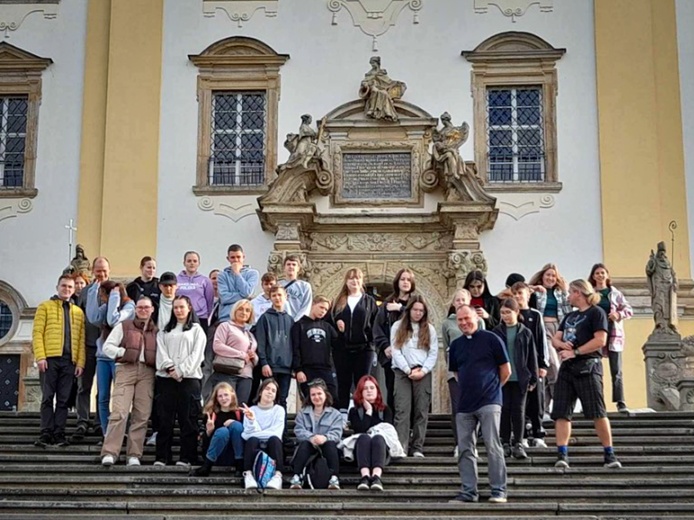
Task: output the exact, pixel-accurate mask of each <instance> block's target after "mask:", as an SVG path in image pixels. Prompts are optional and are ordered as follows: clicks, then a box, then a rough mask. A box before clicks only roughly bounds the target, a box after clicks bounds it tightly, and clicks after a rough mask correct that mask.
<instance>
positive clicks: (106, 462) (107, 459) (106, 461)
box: [101, 455, 116, 466]
mask: <svg viewBox="0 0 694 520" xmlns="http://www.w3.org/2000/svg"><path fill="white" fill-rule="evenodd" d="M115 463H116V459H115V458H114V457H113V455H104V456H103V457H102V458H101V465H102V466H113V465H114V464H115Z"/></svg>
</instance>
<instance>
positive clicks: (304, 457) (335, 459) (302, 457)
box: [292, 441, 340, 475]
mask: <svg viewBox="0 0 694 520" xmlns="http://www.w3.org/2000/svg"><path fill="white" fill-rule="evenodd" d="M319 448H320V451H321V453H322V454H323V457H325V460H326V462H327V463H328V468H330V473H331V474H332V475H338V474H339V473H340V454H339V453H338V451H337V443H336V442H335V441H326V442H325V444H322V445H321V446H319V447H316V446H314V445H313V444H311V442H310V441H301V442H300V443H299V446H298V447H297V448H296V453H295V454H294V459H293V460H292V465H293V467H294V473H295V474H296V475H299V474H301V472H302V471H303V469H304V467H306V463H307V462H308V459H309V458H311V455H313V454H314V453H315V452H316V450H317V449H319Z"/></svg>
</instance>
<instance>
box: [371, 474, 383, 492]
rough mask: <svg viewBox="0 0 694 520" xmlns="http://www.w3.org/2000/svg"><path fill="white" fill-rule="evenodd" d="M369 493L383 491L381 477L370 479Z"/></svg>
mask: <svg viewBox="0 0 694 520" xmlns="http://www.w3.org/2000/svg"><path fill="white" fill-rule="evenodd" d="M371 491H383V482H381V477H373V478H372V479H371Z"/></svg>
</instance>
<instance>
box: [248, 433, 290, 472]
mask: <svg viewBox="0 0 694 520" xmlns="http://www.w3.org/2000/svg"><path fill="white" fill-rule="evenodd" d="M261 450H262V451H264V452H265V453H267V454H268V455H269V456H270V457H271V458H273V459H274V460H275V463H276V464H277V471H279V472H280V473H282V470H283V469H284V451H282V439H280V438H279V437H270V438H269V439H268V440H266V441H261V440H260V439H258V438H257V437H251V438H250V439H248V440H247V441H246V445H245V446H244V448H243V469H244V471H253V463H254V462H255V457H256V455H257V454H258V452H259V451H261Z"/></svg>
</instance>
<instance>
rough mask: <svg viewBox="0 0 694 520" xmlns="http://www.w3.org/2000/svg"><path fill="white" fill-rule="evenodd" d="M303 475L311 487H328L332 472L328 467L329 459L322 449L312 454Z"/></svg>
mask: <svg viewBox="0 0 694 520" xmlns="http://www.w3.org/2000/svg"><path fill="white" fill-rule="evenodd" d="M301 476H302V477H303V481H304V482H305V483H306V484H308V486H309V487H310V488H311V489H328V483H329V482H330V477H331V476H332V474H331V472H330V468H328V461H327V460H325V457H323V454H322V453H321V452H320V451H318V452H316V453H314V454H313V455H311V458H309V459H308V462H306V466H304V471H303V472H302V475H301Z"/></svg>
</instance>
